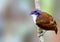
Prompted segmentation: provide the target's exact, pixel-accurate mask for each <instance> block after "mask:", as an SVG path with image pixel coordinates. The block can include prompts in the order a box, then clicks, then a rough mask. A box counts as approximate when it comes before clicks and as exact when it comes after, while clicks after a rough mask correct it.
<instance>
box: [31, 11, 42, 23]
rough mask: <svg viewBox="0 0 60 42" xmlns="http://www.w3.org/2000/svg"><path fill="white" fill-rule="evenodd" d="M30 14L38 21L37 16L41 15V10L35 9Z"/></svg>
mask: <svg viewBox="0 0 60 42" xmlns="http://www.w3.org/2000/svg"><path fill="white" fill-rule="evenodd" d="M30 15H31V16H32V17H33V21H34V22H35V23H36V18H37V17H38V16H40V15H41V11H40V10H33V11H32V12H31V14H30Z"/></svg>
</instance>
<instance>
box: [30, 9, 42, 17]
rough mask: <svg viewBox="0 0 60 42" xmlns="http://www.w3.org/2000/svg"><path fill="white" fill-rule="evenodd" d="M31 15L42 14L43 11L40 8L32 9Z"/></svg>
mask: <svg viewBox="0 0 60 42" xmlns="http://www.w3.org/2000/svg"><path fill="white" fill-rule="evenodd" d="M30 15H37V16H39V15H41V11H40V10H33V11H31V14H30Z"/></svg>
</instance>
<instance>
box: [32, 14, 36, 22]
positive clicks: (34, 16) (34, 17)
mask: <svg viewBox="0 0 60 42" xmlns="http://www.w3.org/2000/svg"><path fill="white" fill-rule="evenodd" d="M32 17H33V21H34V23H36V19H37V15H32Z"/></svg>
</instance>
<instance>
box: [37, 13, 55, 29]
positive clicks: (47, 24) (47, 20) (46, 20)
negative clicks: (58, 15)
mask: <svg viewBox="0 0 60 42" xmlns="http://www.w3.org/2000/svg"><path fill="white" fill-rule="evenodd" d="M36 24H37V25H38V26H40V27H43V28H45V29H46V28H48V29H50V28H51V29H52V28H55V27H56V21H55V20H54V19H53V17H52V16H51V15H49V14H48V13H46V12H42V15H40V16H39V17H38V18H37V20H36Z"/></svg>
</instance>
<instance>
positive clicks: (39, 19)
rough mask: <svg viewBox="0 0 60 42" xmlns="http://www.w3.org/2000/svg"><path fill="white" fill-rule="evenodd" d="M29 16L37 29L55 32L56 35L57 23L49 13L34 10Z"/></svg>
mask: <svg viewBox="0 0 60 42" xmlns="http://www.w3.org/2000/svg"><path fill="white" fill-rule="evenodd" d="M30 15H31V16H32V17H33V21H34V23H35V24H36V25H37V26H38V27H39V29H42V30H45V31H49V30H50V31H55V33H56V34H57V32H58V28H57V23H56V21H55V20H54V18H53V17H52V16H51V15H50V14H49V13H47V12H43V11H41V10H37V9H36V10H33V11H31V14H30ZM42 32H43V31H41V32H40V33H42Z"/></svg>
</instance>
